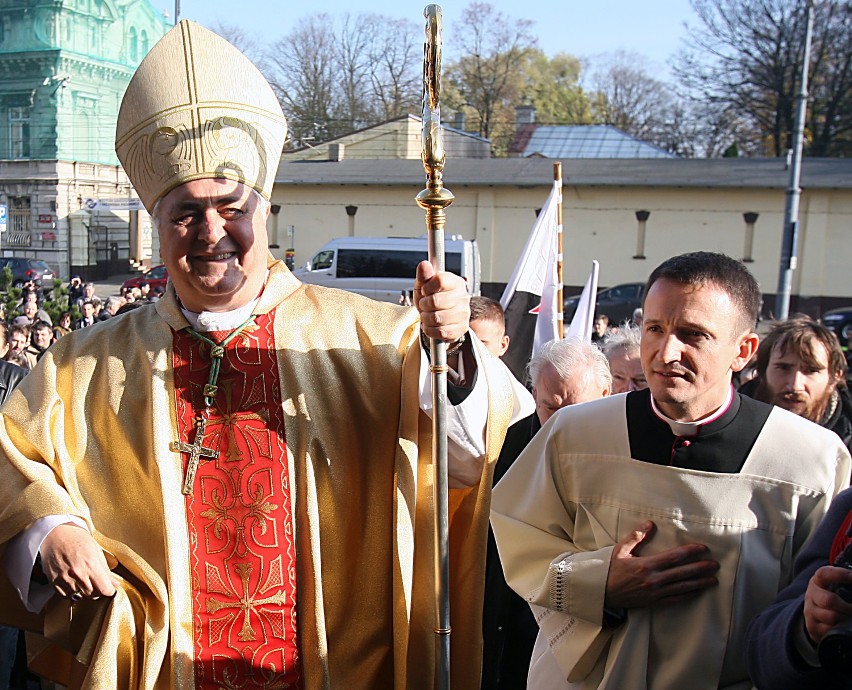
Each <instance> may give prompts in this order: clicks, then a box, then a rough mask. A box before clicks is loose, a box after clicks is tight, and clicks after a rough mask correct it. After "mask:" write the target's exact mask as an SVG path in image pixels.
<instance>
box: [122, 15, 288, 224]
mask: <svg viewBox="0 0 852 690" xmlns="http://www.w3.org/2000/svg"><path fill="white" fill-rule="evenodd" d="M286 134H287V121H286V120H285V119H284V113H282V112H281V106H280V105H279V103H278V99H277V98H276V97H275V94H274V93H273V91H272V89H271V88H270V86H269V83H268V82H267V81H266V79H265V78H264V77H263V75H262V74H261V73H260V71H258V69H257V67H255V66H254V65H253V64H252V62H251V61H250V60H249V59H248V58H247V57H246V56H245V55H243V54H242V53H241V52H240V51H239V50H237V49H236V48H235V47H234V46H232V45H231V44H230V43H228V42H227V41H226V40H225V39H223V38H221V37H220V36H217V35H216V34H214V33H213V32H212V31H208V30H207V29H205V28H204V27H202V26H199V25H198V24H196V23H194V22H190V21H187V20H183V21H181V22H180V24H178V25H177V26H175V27H174V28H173V29H172V30H171V31H169V32H168V33H167V34H166V35H165V36H163V38H162V39H160V41H159V42H158V43H157V44H156V45H155V46H154V47H153V49H152V50H151V52H150V53H148V55H147V56H146V57H145V59H144V60H142V62H141V64H140V65H139V69H137V70H136V74H134V75H133V79H131V81H130V85H129V86H128V87H127V92H126V93H125V94H124V99H123V100H122V102H121V110H120V111H119V113H118V125H117V126H116V131H115V151H116V153H117V154H118V159H119V160H120V161H121V164H122V165H123V166H124V170H125V171H126V172H127V176H128V177H129V178H130V181H131V182H132V183H133V186H134V187H135V188H136V191H137V193H138V194H139V198H140V199H141V200H142V203H143V204H145V208H147V209H148V211H151V210H152V209H153V208H154V204H155V203H156V202H157V201H158V200H159V199H161V198H162V197H163V196H164V195H165V194H167V193H168V192H169V191H171V190H172V189H174V188H175V187H177V186H178V185H180V184H183V183H184V182H189V181H190V180H197V179H200V178H207V177H221V178H228V179H231V180H237V181H238V182H242V183H244V184H246V185H248V186H250V187H252V188H254V189H256V190H257V191H258V192H260V194H262V195H263V196H264V197H265V198H266V199H269V196H270V194H271V193H272V183H273V182H274V180H275V172H276V170H277V169H278V161H279V159H280V157H281V149H282V147H283V145H284V137H285V136H286Z"/></svg>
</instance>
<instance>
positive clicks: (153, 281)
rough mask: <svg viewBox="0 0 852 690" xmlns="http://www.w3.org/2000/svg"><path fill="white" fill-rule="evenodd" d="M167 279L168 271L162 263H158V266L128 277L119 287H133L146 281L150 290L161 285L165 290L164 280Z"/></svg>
mask: <svg viewBox="0 0 852 690" xmlns="http://www.w3.org/2000/svg"><path fill="white" fill-rule="evenodd" d="M168 279H169V272H168V271H167V270H166V267H165V265H164V264H160V265H159V266H154V267H153V268H151V269H150V270H148V271H146V272H145V273H142V274H141V275H138V276H135V277H134V278H129V279H127V280H125V281H124V282H123V283H122V284H121V289H122V290H124V288H129V287H131V288H134V287H139V286H140V285H141V284H142V283H148V285H150V286H151V290H154V289H155V288H158V287H161V288H163V289H164V290H165V288H166V281H168Z"/></svg>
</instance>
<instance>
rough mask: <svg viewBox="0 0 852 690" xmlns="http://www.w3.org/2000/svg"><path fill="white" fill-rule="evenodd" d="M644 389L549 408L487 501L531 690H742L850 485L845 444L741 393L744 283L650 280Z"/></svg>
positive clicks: (713, 264)
mask: <svg viewBox="0 0 852 690" xmlns="http://www.w3.org/2000/svg"><path fill="white" fill-rule="evenodd" d="M645 295H646V296H645V302H644V305H643V306H644V319H643V325H642V328H643V330H642V338H641V344H640V353H641V359H642V368H643V370H644V373H645V376H646V378H647V381H648V384H649V389H646V390H642V391H634V392H631V393H627V394H625V395H617V396H611V397H609V398H604V399H603V400H597V401H593V402H589V403H585V404H582V405H575V406H572V407H568V408H565V409H563V410H560V411H559V412H557V413H556V414H555V415H554V416H553V417H552V418H551V420H550V421H549V422H548V423H547V424H545V425H544V427H543V428H542V429H541V431H539V433H538V434H537V435H536V437H535V438H534V439H533V440H532V442H531V443H530V445H529V446H528V447H527V449H526V450H525V451H524V452H523V453H522V454H521V456H520V457H519V458H518V459H517V461H516V462H515V463H514V464H513V465H512V467H511V469H510V470H509V471H508V472H507V473H506V474H505V476H504V477H503V479H502V480H501V481H500V482H499V483H498V484H497V486H496V488H495V490H494V497H493V504H492V516H491V521H492V525H493V529H494V535H495V537H496V540H497V546H498V549H499V552H500V559H501V560H502V562H503V569H504V572H505V574H506V580H507V581H508V583H509V584H510V585H511V586H512V588H513V589H514V590H515V591H516V592H518V594H520V595H521V596H522V597H524V598H525V599H526V600H527V601H528V602H530V603H531V604H532V605H533V611H534V613H535V614H536V618H537V621H538V623H539V626H540V631H539V635H538V638H537V640H536V647H535V649H534V651H533V660H532V662H531V666H530V672H529V687H534V688H547V689H556V688H607V689H609V690H616V689H618V690H621V689H623V688H658V689H661V690H662V689H667V688H706V689H710V688H751V687H752V685H751V682H750V680H749V677H748V672H747V670H746V665H745V655H744V652H743V650H744V648H745V633H746V628H747V626H748V623H749V621H750V620H751V618H752V617H753V616H754V615H755V614H757V613H758V612H759V611H761V610H762V609H763V608H764V607H766V606H768V605H769V604H770V603H771V602H772V601H773V600H774V598H775V595H776V594H777V593H778V591H779V590H780V589H782V588H783V587H784V586H785V585H786V584H787V583H788V582H789V581H790V578H791V569H792V563H793V559H794V558H795V556H796V555H797V554H798V553H799V551H800V550H801V548H802V546H803V545H804V544H805V542H806V541H807V539H808V537H809V536H810V535H811V533H812V532H813V531H814V528H815V527H816V526H817V525H818V524H819V521H820V519H821V517H822V516H823V515H824V514H825V512H826V510H827V508H828V505H829V503H830V501H831V499H832V497H833V496H834V495H835V494H837V493H838V492H839V491H840V490H841V489H843V488H844V487H845V486H846V485H847V484H848V473H849V469H850V458H849V453H848V452H847V450H846V448H845V447H844V445H843V444H842V443H841V442H840V439H839V438H838V437H837V436H836V435H835V434H832V433H831V432H829V431H827V430H825V429H822V428H821V427H819V426H817V425H816V424H813V423H811V422H809V421H807V420H805V419H803V418H801V417H798V416H796V415H794V414H791V413H789V412H787V411H786V410H782V409H779V408H775V407H771V406H769V405H765V404H763V403H759V402H757V401H754V400H751V399H749V398H744V397H742V396H740V395H739V394H737V393H736V392H735V391H734V390H733V388H732V386H731V377H732V374H733V372H735V371H739V370H740V369H742V368H743V367H744V366H745V365H746V363H747V362H748V361H749V359H750V358H751V356H752V355H753V354H754V351H755V349H756V348H757V342H758V338H757V335H756V334H755V333H754V330H753V329H754V326H755V322H756V318H757V314H758V308H759V304H760V291H759V288H758V285H757V282H756V281H755V280H754V278H753V277H752V276H751V274H750V273H749V272H748V271H747V270H746V268H745V267H744V266H743V265H742V264H741V263H740V262H738V261H735V260H733V259H731V258H729V257H727V256H724V255H721V254H714V253H710V252H695V253H692V254H685V255H682V256H678V257H674V258H672V259H669V260H667V261H665V262H663V264H661V265H660V266H659V267H658V268H657V269H655V270H654V272H653V273H652V274H651V276H650V278H649V279H648V284H647V289H646V291H645Z"/></svg>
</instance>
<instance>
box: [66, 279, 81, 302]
mask: <svg viewBox="0 0 852 690" xmlns="http://www.w3.org/2000/svg"><path fill="white" fill-rule="evenodd" d="M82 296H83V281H82V280H81V279H80V276H71V280H70V281H69V282H68V301H69V302H70V303H71V304H74V303H75V302H76V301H77V300H78V299H80V298H81V297H82Z"/></svg>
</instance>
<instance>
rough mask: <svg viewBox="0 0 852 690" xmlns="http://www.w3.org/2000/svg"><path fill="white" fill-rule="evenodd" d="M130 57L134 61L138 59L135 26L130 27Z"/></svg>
mask: <svg viewBox="0 0 852 690" xmlns="http://www.w3.org/2000/svg"><path fill="white" fill-rule="evenodd" d="M130 59H131V60H132V61H133V62H136V61H137V60H138V59H139V45H138V40H137V37H136V27H134V26H131V27H130Z"/></svg>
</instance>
